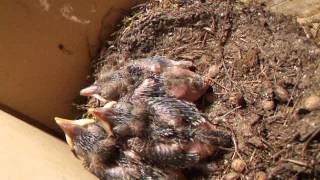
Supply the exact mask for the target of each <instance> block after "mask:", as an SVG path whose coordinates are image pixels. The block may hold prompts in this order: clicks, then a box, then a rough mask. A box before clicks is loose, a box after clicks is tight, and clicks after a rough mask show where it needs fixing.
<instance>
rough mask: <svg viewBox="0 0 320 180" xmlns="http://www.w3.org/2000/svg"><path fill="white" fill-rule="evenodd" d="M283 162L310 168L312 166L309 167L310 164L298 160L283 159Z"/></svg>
mask: <svg viewBox="0 0 320 180" xmlns="http://www.w3.org/2000/svg"><path fill="white" fill-rule="evenodd" d="M283 161H286V162H290V163H293V164H296V165H299V166H304V167H308V168H310V166H308V164H307V163H306V162H303V161H298V160H294V159H283Z"/></svg>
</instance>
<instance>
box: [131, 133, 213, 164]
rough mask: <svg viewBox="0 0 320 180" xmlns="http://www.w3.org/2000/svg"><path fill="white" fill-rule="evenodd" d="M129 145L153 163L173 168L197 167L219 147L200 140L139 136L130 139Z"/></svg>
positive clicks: (145, 159) (144, 158)
mask: <svg viewBox="0 0 320 180" xmlns="http://www.w3.org/2000/svg"><path fill="white" fill-rule="evenodd" d="M128 146H129V147H130V148H131V150H133V151H135V152H136V153H138V154H139V155H140V156H141V157H142V158H143V160H144V161H146V162H148V163H150V164H152V165H156V166H158V167H167V166H169V167H173V168H189V167H195V166H197V165H198V164H199V163H200V162H201V161H202V160H205V159H207V158H208V157H210V156H212V155H213V154H214V153H215V152H216V149H217V148H216V146H214V145H210V144H205V143H200V142H186V143H181V142H158V141H152V140H151V141H144V140H143V139H140V138H137V137H136V138H132V139H129V140H128Z"/></svg>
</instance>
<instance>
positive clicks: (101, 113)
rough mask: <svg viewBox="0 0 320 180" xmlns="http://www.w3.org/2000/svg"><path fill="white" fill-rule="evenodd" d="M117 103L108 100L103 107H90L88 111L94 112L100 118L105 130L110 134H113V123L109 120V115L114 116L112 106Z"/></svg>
mask: <svg viewBox="0 0 320 180" xmlns="http://www.w3.org/2000/svg"><path fill="white" fill-rule="evenodd" d="M116 104H117V102H116V101H111V102H108V103H107V104H106V105H104V106H103V107H102V108H90V109H88V113H89V114H92V115H93V116H95V117H96V118H97V120H99V121H100V122H101V124H102V127H103V128H104V130H105V131H106V132H107V133H108V135H109V136H112V135H113V131H112V123H111V122H110V121H109V119H108V116H113V115H114V114H113V111H112V108H113V107H114V106H115V105H116Z"/></svg>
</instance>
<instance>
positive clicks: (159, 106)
mask: <svg viewBox="0 0 320 180" xmlns="http://www.w3.org/2000/svg"><path fill="white" fill-rule="evenodd" d="M146 103H147V105H146V108H147V111H148V114H149V116H150V119H152V121H153V122H155V123H157V124H159V125H163V126H164V127H166V126H169V127H173V128H174V129H176V130H181V131H183V129H184V128H186V127H196V126H198V125H200V124H202V123H205V122H206V119H205V118H204V117H203V116H202V115H201V113H200V112H199V111H198V109H197V108H196V106H195V105H194V104H193V103H190V102H187V101H183V100H179V99H177V98H173V97H151V98H148V99H147V102H146Z"/></svg>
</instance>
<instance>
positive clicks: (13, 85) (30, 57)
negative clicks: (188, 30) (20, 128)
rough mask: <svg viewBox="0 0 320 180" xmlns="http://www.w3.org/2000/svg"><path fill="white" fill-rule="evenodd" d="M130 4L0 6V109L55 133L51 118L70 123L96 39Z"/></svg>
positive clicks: (87, 1) (56, 1)
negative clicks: (26, 118)
mask: <svg viewBox="0 0 320 180" xmlns="http://www.w3.org/2000/svg"><path fill="white" fill-rule="evenodd" d="M135 3H137V1H133V0H130V1H127V0H104V1H102V0H28V1H26V0H0V82H1V84H0V104H4V105H6V106H8V107H10V108H12V109H14V110H16V111H19V112H20V113H22V114H24V115H26V116H29V117H31V118H33V119H36V120H37V121H40V122H41V123H44V124H46V125H47V126H49V127H51V128H54V129H57V126H56V125H55V124H54V122H53V117H54V116H61V117H65V118H73V117H74V115H75V113H74V112H73V110H74V109H73V107H72V103H73V102H74V100H75V98H77V96H78V93H79V90H80V89H81V88H82V87H84V86H85V84H86V83H88V82H87V80H86V77H87V75H88V74H89V70H90V68H89V61H90V58H89V54H90V52H91V53H92V52H93V51H94V50H95V48H96V47H98V45H99V40H98V39H99V38H98V37H101V36H102V35H107V34H108V33H110V32H112V30H113V27H114V26H115V24H117V23H118V20H119V18H120V16H121V15H122V14H124V13H125V11H124V10H125V9H129V7H131V6H132V5H133V4H135ZM101 24H103V25H104V26H106V27H105V31H103V32H100V29H101ZM89 47H90V49H89Z"/></svg>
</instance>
